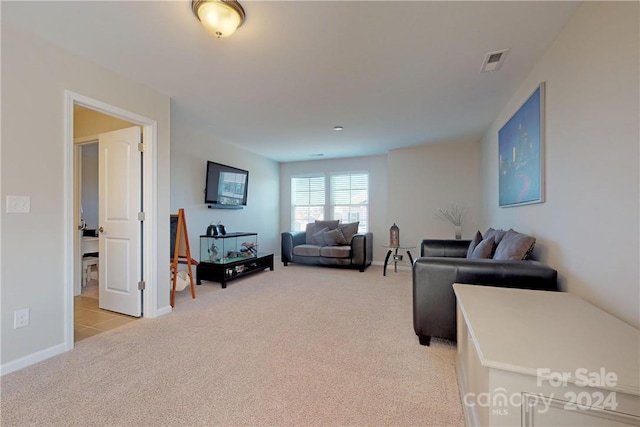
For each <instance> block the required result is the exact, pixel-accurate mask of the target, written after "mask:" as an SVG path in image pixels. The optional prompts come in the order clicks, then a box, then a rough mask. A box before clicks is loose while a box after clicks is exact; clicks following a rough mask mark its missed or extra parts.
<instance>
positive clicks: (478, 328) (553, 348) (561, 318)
mask: <svg viewBox="0 0 640 427" xmlns="http://www.w3.org/2000/svg"><path fill="white" fill-rule="evenodd" d="M453 288H454V291H455V293H456V298H457V300H458V304H459V307H460V310H461V312H462V315H463V316H464V318H465V321H466V323H467V326H468V328H469V333H470V334H471V337H472V339H473V341H474V343H475V345H476V348H477V350H478V355H479V358H480V362H481V363H482V365H483V366H486V367H490V368H496V369H501V370H506V371H512V372H518V373H522V374H527V375H533V376H538V373H539V372H538V369H539V368H540V369H548V372H553V373H565V372H568V373H570V374H571V377H570V378H568V382H572V383H575V382H576V379H577V378H576V377H575V374H576V370H577V369H580V368H583V369H584V370H585V371H582V372H583V373H586V374H587V375H591V374H592V373H601V372H602V368H604V369H605V371H606V372H613V373H615V374H616V375H617V384H616V385H615V386H613V387H610V386H606V385H603V386H601V387H599V388H604V389H609V390H612V391H620V392H626V393H629V394H633V395H638V396H640V330H638V329H636V328H634V327H632V326H630V325H628V324H627V323H624V322H622V321H621V320H619V319H617V318H615V317H613V316H612V315H610V314H608V313H606V312H604V311H603V310H600V309H599V308H597V307H595V306H594V305H592V304H590V303H588V302H586V301H584V300H583V299H581V298H579V297H577V296H575V295H572V294H568V293H565V292H547V291H533V290H527V289H509V288H500V287H491V286H476V285H465V284H459V283H455V284H454V285H453ZM579 374H580V373H579ZM542 376H544V375H542Z"/></svg>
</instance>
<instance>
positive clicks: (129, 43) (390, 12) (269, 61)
mask: <svg viewBox="0 0 640 427" xmlns="http://www.w3.org/2000/svg"><path fill="white" fill-rule="evenodd" d="M242 5H243V7H244V9H245V11H246V15H247V18H246V21H245V23H244V25H243V26H242V27H240V28H239V29H238V31H237V32H236V33H235V34H234V35H233V36H231V37H229V38H226V39H216V38H214V37H212V36H211V35H209V33H207V32H206V31H205V30H204V28H203V27H202V26H201V25H200V23H199V21H198V20H197V19H196V17H195V16H194V15H193V13H192V11H191V2H190V1H141V2H135V1H102V2H98V1H71V2H56V1H44V2H31V1H21V2H7V1H3V2H2V20H3V21H4V22H11V23H13V24H15V25H18V26H21V27H28V28H31V29H32V31H34V32H36V33H37V34H39V35H40V36H42V37H44V38H45V39H47V40H49V41H51V42H52V43H54V44H58V45H61V46H62V47H64V48H65V49H67V50H69V51H72V52H75V53H77V54H79V55H81V56H83V57H85V58H87V59H89V60H91V61H94V62H97V63H99V64H101V65H103V66H105V67H107V68H110V69H112V70H114V71H117V72H118V73H121V74H123V75H124V76H126V77H128V78H130V79H132V80H135V81H138V82H142V83H144V84H146V85H148V86H150V87H152V88H154V89H156V90H157V91H159V92H162V93H164V94H166V95H169V96H170V97H171V98H172V104H173V107H174V108H172V114H174V115H179V116H180V117H182V118H184V119H185V120H187V121H188V123H194V124H195V123H197V124H198V126H200V127H201V128H203V129H204V130H205V131H206V132H207V133H209V134H210V135H212V137H213V138H214V139H216V140H218V141H221V142H226V143H231V144H235V145H238V146H241V147H244V148H246V149H248V150H251V151H253V152H256V153H258V154H261V155H264V156H266V157H269V158H271V159H274V160H277V161H295V160H308V159H310V158H311V157H310V156H311V155H313V154H318V153H322V154H324V157H325V158H333V157H347V156H360V155H372V154H383V153H386V152H387V151H388V150H391V149H394V148H400V147H408V146H415V145H421V144H425V143H436V142H448V141H460V140H469V139H478V138H480V137H481V136H482V134H483V133H484V132H485V131H486V129H487V128H488V126H489V124H490V123H491V121H492V120H494V119H495V117H496V115H497V114H498V113H499V111H500V110H501V109H502V108H503V107H504V105H505V103H506V102H507V101H508V100H509V98H510V97H511V96H512V95H513V93H514V92H515V90H516V88H517V87H518V85H519V84H520V83H521V82H522V80H523V79H524V78H525V77H526V75H527V73H528V72H529V71H530V69H531V68H532V67H533V65H534V64H535V63H536V61H537V60H538V59H539V58H540V56H541V55H542V54H543V53H544V52H545V50H546V48H547V47H548V46H549V44H550V43H551V42H552V41H553V39H554V38H555V37H556V35H557V34H558V33H559V31H560V30H561V29H562V28H563V26H564V25H565V24H566V22H567V21H568V20H569V18H570V17H571V15H572V14H573V13H574V12H575V10H576V8H577V6H578V5H579V2H562V1H558V2H541V1H533V2H520V1H514V2H508V1H498V2H483V1H470V2H454V1H451V2H432V1H407V2H405V1H289V2H280V1H243V2H242ZM505 48H508V49H509V52H508V54H507V56H506V59H505V62H504V64H503V66H502V68H501V69H500V70H498V71H496V72H493V73H483V74H481V73H479V70H480V66H481V64H482V61H483V59H484V56H485V54H486V53H487V52H490V51H495V50H500V49H505ZM335 125H341V126H344V131H342V132H336V131H334V130H333V126H335Z"/></svg>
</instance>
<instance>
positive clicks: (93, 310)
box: [73, 286, 136, 342]
mask: <svg viewBox="0 0 640 427" xmlns="http://www.w3.org/2000/svg"><path fill="white" fill-rule="evenodd" d="M87 288H89V286H88V287H87ZM96 288H97V286H96ZM93 294H94V293H92V292H91V289H89V290H88V292H85V290H84V289H83V292H82V295H78V296H76V297H74V301H73V309H74V313H73V316H74V317H73V337H74V341H75V342H78V341H80V340H83V339H85V338H88V337H92V336H94V335H97V334H99V333H101V332H105V331H109V330H111V329H113V328H117V327H118V326H122V325H124V324H125V323H129V322H132V321H134V320H136V318H135V317H130V316H125V315H124V314H118V313H114V312H112V311H108V310H102V309H100V308H98V299H97V295H96V296H94V295H93ZM87 295H91V296H87Z"/></svg>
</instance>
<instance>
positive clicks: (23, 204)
mask: <svg viewBox="0 0 640 427" xmlns="http://www.w3.org/2000/svg"><path fill="white" fill-rule="evenodd" d="M29 212H31V197H29V196H7V213H18V214H20V213H29Z"/></svg>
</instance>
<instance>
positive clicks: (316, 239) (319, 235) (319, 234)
mask: <svg viewBox="0 0 640 427" xmlns="http://www.w3.org/2000/svg"><path fill="white" fill-rule="evenodd" d="M325 231H329V229H328V228H327V227H325V228H323V229H322V230H318V231H316V232H315V233H313V234H312V235H311V244H312V245H316V246H327V243H326V242H325V240H324V233H325Z"/></svg>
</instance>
